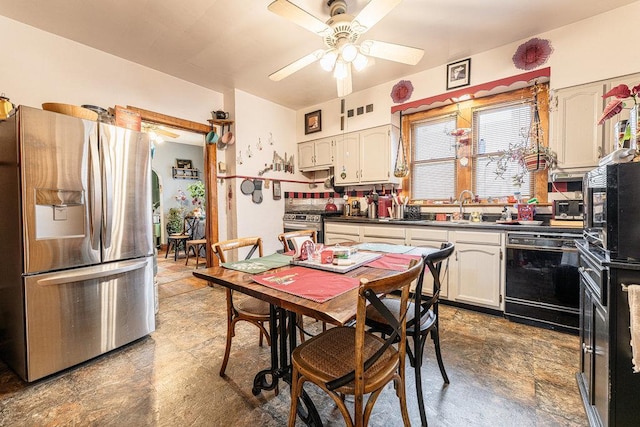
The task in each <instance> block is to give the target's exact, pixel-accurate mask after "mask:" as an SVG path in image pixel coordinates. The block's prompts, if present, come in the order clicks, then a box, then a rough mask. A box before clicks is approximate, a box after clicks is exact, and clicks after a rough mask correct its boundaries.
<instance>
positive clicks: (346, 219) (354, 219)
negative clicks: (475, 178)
mask: <svg viewBox="0 0 640 427" xmlns="http://www.w3.org/2000/svg"><path fill="white" fill-rule="evenodd" d="M326 222H340V223H350V224H365V225H366V224H371V225H373V224H376V225H377V224H380V225H384V224H387V225H400V226H409V225H411V226H416V225H417V226H426V227H446V228H455V229H460V228H463V229H474V230H478V229H480V230H500V231H535V232H554V233H574V234H582V228H576V227H557V226H550V225H544V224H543V225H520V224H501V223H496V222H489V221H482V222H469V221H432V220H417V219H391V218H374V219H372V218H367V217H364V216H330V217H327V218H325V223H326Z"/></svg>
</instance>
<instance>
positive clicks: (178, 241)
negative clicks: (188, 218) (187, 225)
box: [164, 225, 191, 261]
mask: <svg viewBox="0 0 640 427" xmlns="http://www.w3.org/2000/svg"><path fill="white" fill-rule="evenodd" d="M190 237H191V236H189V235H188V234H186V233H185V232H184V225H183V227H182V232H180V233H179V234H170V232H169V227H168V225H167V252H165V254H164V257H165V258H166V257H167V256H168V255H169V252H171V248H173V260H174V261H177V260H178V253H179V252H180V250H183V251H185V255H186V251H187V240H189V238H190Z"/></svg>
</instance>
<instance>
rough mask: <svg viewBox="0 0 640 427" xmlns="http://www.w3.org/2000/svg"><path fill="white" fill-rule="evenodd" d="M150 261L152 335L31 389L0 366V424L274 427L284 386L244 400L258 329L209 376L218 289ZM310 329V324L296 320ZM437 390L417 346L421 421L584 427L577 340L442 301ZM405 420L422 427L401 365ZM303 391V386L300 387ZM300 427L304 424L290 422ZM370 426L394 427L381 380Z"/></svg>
mask: <svg viewBox="0 0 640 427" xmlns="http://www.w3.org/2000/svg"><path fill="white" fill-rule="evenodd" d="M163 256H164V254H162V255H161V256H160V257H159V265H158V284H159V300H160V308H159V313H158V315H157V330H156V331H155V332H153V333H152V334H151V335H150V336H148V337H146V338H143V339H141V340H138V341H136V342H134V343H132V344H130V345H128V346H125V347H124V348H121V349H118V350H116V351H113V352H111V353H109V354H107V355H104V356H101V357H99V358H96V359H94V360H91V361H89V362H87V363H85V364H82V365H80V366H78V367H75V368H72V369H69V370H67V371H64V372H61V373H58V374H56V375H53V376H51V377H49V378H46V379H44V380H40V381H37V382H35V383H32V384H27V383H24V382H23V381H21V380H20V378H19V377H18V376H17V375H16V374H14V373H13V372H12V371H11V370H10V369H9V368H7V367H6V365H4V364H3V363H2V362H0V426H89V425H90V426H156V425H157V426H229V427H230V426H283V425H286V422H287V417H288V413H289V387H288V386H287V385H286V384H284V383H282V385H281V387H280V393H279V394H278V395H277V396H276V395H275V394H274V393H273V392H262V393H261V394H260V395H258V396H253V395H252V393H251V387H252V384H253V376H254V374H255V373H256V372H257V371H259V370H261V369H264V368H266V367H267V366H268V365H269V349H268V347H266V346H265V347H262V348H260V347H258V334H257V329H256V328H255V327H253V326H251V325H248V324H246V323H240V324H239V326H238V328H237V334H236V337H235V338H234V341H233V348H232V353H231V358H230V361H229V365H228V367H227V376H226V377H225V378H222V377H220V376H219V375H218V370H219V367H220V362H221V360H222V356H223V352H224V345H225V334H226V320H225V292H224V289H223V288H220V287H213V288H212V287H209V286H207V284H206V283H205V282H203V281H201V280H199V279H196V278H194V277H193V276H192V274H191V273H192V271H193V269H194V264H192V263H191V260H190V265H189V266H185V265H184V263H185V260H184V258H182V259H178V261H174V260H173V258H172V257H169V258H167V259H164V258H163ZM305 324H308V325H309V326H310V327H311V328H314V327H315V326H316V325H314V322H313V320H309V321H305ZM441 341H442V352H443V358H444V363H445V366H446V369H447V372H448V374H449V378H450V380H451V384H450V385H448V386H445V385H444V384H443V382H442V377H441V376H440V372H439V370H438V367H437V363H436V361H435V357H434V355H433V346H432V344H431V341H428V342H427V348H426V351H425V353H426V354H425V361H424V364H423V370H424V374H423V380H424V390H425V403H426V408H427V416H428V419H429V425H430V426H585V425H587V420H586V416H585V413H584V410H583V407H582V402H581V399H580V397H579V394H578V388H577V385H576V380H575V373H576V372H577V371H578V362H579V356H580V350H579V339H578V337H577V336H573V335H567V334H563V333H559V332H554V331H548V330H545V329H539V328H534V327H531V326H526V325H521V324H517V323H512V322H509V321H507V320H505V319H503V318H500V317H496V316H491V315H487V314H481V313H476V312H473V311H469V310H465V309H460V308H456V307H451V306H442V305H441ZM407 366H408V368H407V396H408V405H409V415H410V417H411V422H412V424H413V425H419V424H420V417H419V413H418V408H417V406H416V405H417V404H416V396H415V392H414V383H413V381H414V377H413V370H412V368H411V367H410V366H409V365H408V363H407ZM307 387H308V388H307ZM305 388H307V390H308V392H309V394H310V395H311V397H312V399H313V400H314V402H315V403H316V406H317V407H318V408H319V410H320V415H321V417H322V419H323V421H324V424H325V425H327V426H341V425H344V422H343V421H342V417H341V415H340V413H339V411H338V410H337V409H336V407H335V406H334V405H333V403H332V401H331V400H330V399H329V398H328V397H327V396H326V395H325V394H324V393H322V392H320V391H319V390H318V389H314V388H313V386H309V385H307V386H305ZM298 424H299V425H302V424H301V423H300V421H298ZM371 425H372V426H400V425H402V419H401V416H400V411H399V407H398V400H397V397H396V395H395V392H394V391H393V388H392V387H391V386H390V385H388V386H387V389H385V390H384V392H383V393H382V395H381V397H380V398H379V400H378V402H377V403H376V405H375V407H374V410H373V415H372V420H371Z"/></svg>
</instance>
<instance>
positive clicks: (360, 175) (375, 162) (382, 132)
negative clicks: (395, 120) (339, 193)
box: [334, 125, 399, 185]
mask: <svg viewBox="0 0 640 427" xmlns="http://www.w3.org/2000/svg"><path fill="white" fill-rule="evenodd" d="M397 143H398V128H396V127H395V126H392V125H385V126H379V127H375V128H371V129H366V130H362V131H359V132H351V133H347V134H345V135H344V136H343V137H338V138H336V156H335V162H334V168H335V169H334V171H335V183H336V185H357V184H379V183H398V182H399V179H398V178H396V177H395V176H394V175H393V162H394V156H395V152H396V148H397Z"/></svg>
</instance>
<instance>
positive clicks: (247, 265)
mask: <svg viewBox="0 0 640 427" xmlns="http://www.w3.org/2000/svg"><path fill="white" fill-rule="evenodd" d="M292 258H293V257H291V256H289V255H282V254H272V255H267V256H263V257H260V258H252V259H245V260H242V261H233V262H225V263H223V264H222V266H223V267H224V268H230V269H231V270H238V271H244V272H245V273H252V274H255V273H264V272H265V271H267V270H271V269H272V268H278V267H284V266H285V265H289V263H290V262H291V259H292Z"/></svg>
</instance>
